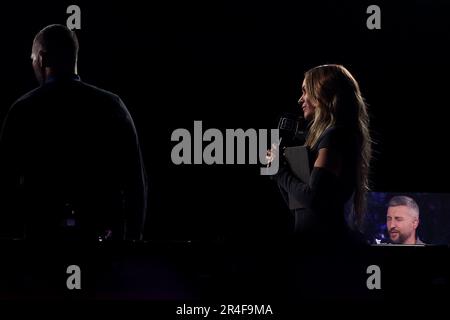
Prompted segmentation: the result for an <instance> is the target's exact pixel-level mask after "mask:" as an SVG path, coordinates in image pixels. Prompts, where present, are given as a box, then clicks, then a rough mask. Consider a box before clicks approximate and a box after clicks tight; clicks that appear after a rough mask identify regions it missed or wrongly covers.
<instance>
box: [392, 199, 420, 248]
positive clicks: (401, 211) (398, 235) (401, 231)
mask: <svg viewBox="0 0 450 320" xmlns="http://www.w3.org/2000/svg"><path fill="white" fill-rule="evenodd" d="M412 211H413V209H411V208H409V207H407V206H394V207H389V208H388V212H387V217H386V220H387V221H386V225H387V229H388V232H389V238H390V239H391V241H392V242H393V243H398V244H414V243H415V240H416V229H417V226H418V219H417V218H416V216H415V215H414V212H412Z"/></svg>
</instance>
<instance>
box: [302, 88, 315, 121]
mask: <svg viewBox="0 0 450 320" xmlns="http://www.w3.org/2000/svg"><path fill="white" fill-rule="evenodd" d="M298 104H299V105H300V107H301V108H302V110H303V117H304V118H305V120H307V121H311V120H313V119H314V112H315V111H316V107H315V106H314V105H313V104H312V103H311V100H310V99H309V97H308V94H307V93H306V86H305V80H303V84H302V96H301V97H300V100H299V101H298Z"/></svg>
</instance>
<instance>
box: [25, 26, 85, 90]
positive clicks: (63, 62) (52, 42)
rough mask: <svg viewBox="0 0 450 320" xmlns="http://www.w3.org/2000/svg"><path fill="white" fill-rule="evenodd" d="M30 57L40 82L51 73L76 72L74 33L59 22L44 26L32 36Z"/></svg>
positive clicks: (76, 44)
mask: <svg viewBox="0 0 450 320" xmlns="http://www.w3.org/2000/svg"><path fill="white" fill-rule="evenodd" d="M31 59H32V61H33V69H34V71H35V74H36V77H37V79H38V80H39V82H41V83H43V82H44V81H45V80H46V79H47V78H48V77H49V76H52V75H58V74H74V73H76V69H77V59H78V39H77V36H76V34H75V33H74V32H73V31H71V30H69V29H68V28H67V27H65V26H63V25H59V24H53V25H49V26H47V27H45V28H44V29H42V30H41V31H39V32H38V34H37V35H36V36H35V37H34V41H33V47H32V53H31Z"/></svg>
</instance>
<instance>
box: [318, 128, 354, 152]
mask: <svg viewBox="0 0 450 320" xmlns="http://www.w3.org/2000/svg"><path fill="white" fill-rule="evenodd" d="M356 136H357V135H356V132H355V130H352V129H351V128H347V127H344V126H338V125H336V126H331V127H328V128H327V129H325V130H324V132H323V133H322V135H321V136H320V138H319V140H318V142H317V146H318V148H317V149H322V148H340V147H344V146H345V145H348V144H352V142H353V140H354V139H355V138H356Z"/></svg>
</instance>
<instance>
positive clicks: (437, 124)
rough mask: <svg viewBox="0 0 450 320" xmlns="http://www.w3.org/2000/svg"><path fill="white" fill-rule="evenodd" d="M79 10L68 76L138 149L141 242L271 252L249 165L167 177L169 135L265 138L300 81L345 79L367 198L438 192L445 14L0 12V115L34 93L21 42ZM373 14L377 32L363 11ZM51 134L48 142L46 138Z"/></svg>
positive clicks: (355, 10) (274, 197) (259, 6)
mask: <svg viewBox="0 0 450 320" xmlns="http://www.w3.org/2000/svg"><path fill="white" fill-rule="evenodd" d="M71 4H78V5H79V6H80V8H81V30H79V31H77V34H78V36H79V41H80V55H79V64H78V71H79V74H80V76H81V78H82V80H84V81H86V82H89V83H91V84H94V85H97V86H99V87H102V88H104V89H107V90H110V91H112V92H114V93H117V94H119V95H120V96H121V97H122V99H123V101H124V102H125V103H126V105H127V107H128V108H129V110H130V112H131V114H132V116H133V118H134V121H135V124H136V127H137V130H138V133H139V136H140V140H141V145H142V150H143V155H144V159H145V164H146V167H147V172H148V175H149V183H150V195H149V196H150V198H149V212H148V218H147V229H146V239H148V240H186V239H190V240H205V241H217V240H225V241H240V240H258V239H266V240H267V239H268V240H270V239H277V238H279V237H280V236H282V235H283V234H285V231H286V226H287V223H288V222H289V219H288V212H287V209H286V208H285V206H284V204H283V203H282V201H281V198H280V196H279V195H278V193H277V190H276V188H275V186H274V185H273V183H272V182H271V181H269V179H268V178H267V177H264V176H260V175H259V168H258V166H255V165H239V166H238V165H236V166H230V165H226V166H217V165H216V166H207V165H190V166H188V165H184V166H176V165H173V164H172V163H171V159H170V152H171V149H172V147H173V146H174V145H175V143H172V142H171V141H170V136H171V133H172V131H173V130H175V129H176V128H187V129H188V130H190V131H191V132H193V121H194V120H202V121H203V127H204V130H206V129H207V128H219V129H223V130H224V129H225V128H230V129H234V128H243V129H248V128H274V127H275V126H276V124H277V122H276V120H277V117H278V115H279V114H280V113H281V112H285V111H290V112H299V109H298V106H297V100H298V98H299V96H300V84H301V81H302V79H303V73H304V72H305V71H306V70H308V69H309V68H311V67H313V66H316V65H319V64H325V63H340V64H343V65H345V66H346V67H347V68H348V69H349V70H350V71H351V72H352V73H353V74H354V76H355V77H356V79H357V80H358V81H359V83H360V86H361V89H362V92H363V94H364V96H365V98H366V100H367V102H368V103H369V106H370V109H369V111H370V116H371V130H372V136H373V139H374V141H375V144H374V158H373V162H372V175H371V181H372V189H373V190H375V191H383V192H388V191H390V192H428V193H433V192H439V193H446V192H450V186H449V184H448V181H449V177H450V168H449V166H448V163H449V160H450V159H449V155H448V152H447V150H446V149H447V146H448V143H447V136H448V134H447V131H448V123H449V121H448V119H447V116H446V114H447V108H448V107H449V103H448V92H447V91H448V88H447V83H448V71H449V62H448V56H449V51H448V49H447V47H448V44H447V43H446V42H447V39H448V37H449V35H450V32H449V31H450V30H449V23H448V19H446V18H447V17H446V13H447V12H448V9H449V7H450V5H449V4H447V3H446V2H445V1H437V0H434V1H429V0H427V1H425V0H421V1H415V2H414V1H395V2H394V1H390V2H388V1H376V2H373V1H370V2H369V1H295V4H293V3H286V2H278V1H277V2H275V1H255V2H246V3H243V2H238V1H236V2H234V1H231V2H230V1H214V3H211V2H207V3H199V2H196V3H190V2H186V3H176V2H161V3H155V4H153V3H151V4H145V5H144V4H143V2H141V1H135V2H131V1H126V2H117V3H109V2H106V1H105V2H96V3H95V4H94V3H92V2H87V1H60V2H58V3H53V2H50V1H40V2H30V3H26V2H23V1H15V2H13V3H12V4H8V5H6V4H4V5H2V13H3V14H2V17H1V19H0V30H1V31H0V32H1V41H2V50H0V61H1V62H2V76H1V77H0V79H1V80H0V81H1V88H2V94H1V95H0V114H1V117H2V118H3V116H4V114H5V112H6V111H7V110H8V108H9V106H10V105H11V104H12V103H13V102H14V100H16V99H17V98H18V97H19V96H20V95H22V94H23V93H25V92H27V91H29V90H31V89H33V88H34V87H35V86H36V85H37V83H36V81H35V79H34V75H33V71H32V68H31V60H30V54H31V52H30V51H31V44H32V40H33V37H34V35H35V34H36V33H37V32H38V31H39V30H40V29H41V28H43V27H44V26H46V25H48V24H52V23H61V24H65V23H66V19H67V17H68V16H69V15H68V14H66V8H67V7H68V6H69V5H71ZM371 4H377V5H379V6H380V7H381V24H382V29H381V30H368V29H367V28H366V19H367V17H368V14H366V8H367V7H368V6H369V5H371ZM55 134H57V133H55Z"/></svg>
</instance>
